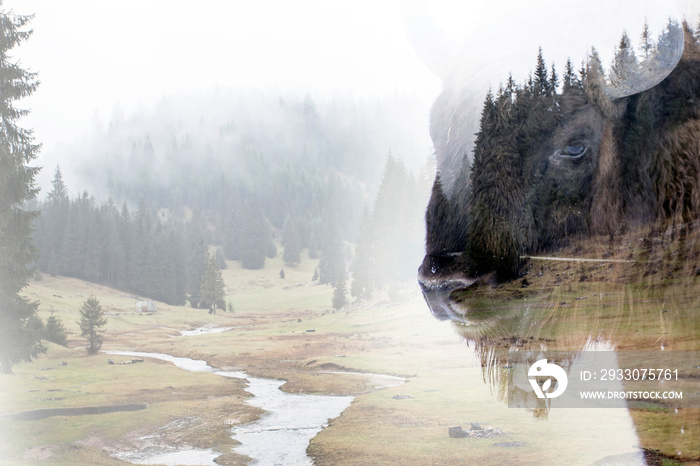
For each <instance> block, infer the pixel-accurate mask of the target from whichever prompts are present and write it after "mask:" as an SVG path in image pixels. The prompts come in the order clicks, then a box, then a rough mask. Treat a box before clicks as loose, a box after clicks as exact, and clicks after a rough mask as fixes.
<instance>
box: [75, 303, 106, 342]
mask: <svg viewBox="0 0 700 466" xmlns="http://www.w3.org/2000/svg"><path fill="white" fill-rule="evenodd" d="M78 324H79V325H80V335H81V336H83V337H85V338H87V340H88V347H87V353H88V354H97V352H98V351H99V350H100V348H101V347H102V342H103V341H104V330H103V327H104V326H105V325H107V318H106V317H105V313H104V309H103V308H102V305H101V304H100V300H99V299H97V298H96V297H95V296H94V295H90V296H88V299H86V300H85V302H84V303H83V305H82V306H81V307H80V321H79V322H78Z"/></svg>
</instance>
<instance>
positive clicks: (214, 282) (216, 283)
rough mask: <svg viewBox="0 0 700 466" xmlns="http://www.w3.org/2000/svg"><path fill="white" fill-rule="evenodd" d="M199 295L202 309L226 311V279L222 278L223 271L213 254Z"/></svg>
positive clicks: (205, 270)
mask: <svg viewBox="0 0 700 466" xmlns="http://www.w3.org/2000/svg"><path fill="white" fill-rule="evenodd" d="M199 295H200V297H199V308H200V309H209V310H211V311H213V310H214V306H216V308H217V309H226V301H225V300H224V297H225V296H226V293H225V291H224V279H223V277H222V276H221V269H220V268H219V266H218V265H217V264H216V257H215V256H214V255H213V254H210V255H209V257H208V258H207V266H206V268H205V269H204V275H203V276H202V285H201V287H200V293H199Z"/></svg>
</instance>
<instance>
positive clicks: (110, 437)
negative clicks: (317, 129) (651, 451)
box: [0, 257, 698, 465]
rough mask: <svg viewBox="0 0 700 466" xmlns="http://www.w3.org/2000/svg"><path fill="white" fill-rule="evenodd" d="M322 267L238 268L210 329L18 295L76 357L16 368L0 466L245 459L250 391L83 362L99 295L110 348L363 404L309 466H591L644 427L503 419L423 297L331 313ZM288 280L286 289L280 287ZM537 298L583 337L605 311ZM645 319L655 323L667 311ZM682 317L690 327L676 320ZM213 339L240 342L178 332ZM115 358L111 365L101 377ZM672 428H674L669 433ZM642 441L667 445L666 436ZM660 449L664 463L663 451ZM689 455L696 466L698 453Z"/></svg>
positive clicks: (66, 285)
mask: <svg viewBox="0 0 700 466" xmlns="http://www.w3.org/2000/svg"><path fill="white" fill-rule="evenodd" d="M316 266H317V261H315V260H310V259H308V258H307V257H304V258H303V260H302V263H301V265H298V266H295V267H287V266H283V264H282V261H281V259H280V258H279V257H277V258H275V259H272V260H268V262H267V264H266V266H265V268H264V269H261V270H244V269H242V268H240V266H239V265H238V264H237V263H235V262H229V263H228V269H226V270H224V271H223V277H224V282H225V285H226V292H227V296H226V300H227V302H230V303H231V304H232V306H233V312H219V313H218V314H217V315H211V314H208V313H207V311H205V310H199V309H192V308H187V307H178V306H168V305H164V304H161V303H159V304H158V312H157V313H155V314H142V313H138V312H136V309H135V300H134V298H133V297H130V296H128V295H127V294H126V293H123V292H121V291H118V290H114V289H110V288H107V287H104V286H100V285H94V284H90V283H86V282H83V281H80V280H76V279H71V278H64V277H50V276H44V277H43V278H42V279H41V280H39V281H34V282H32V283H31V285H30V286H29V287H28V288H26V289H25V294H26V295H27V296H29V297H31V298H33V299H37V300H39V301H40V302H41V304H40V315H41V317H42V318H44V319H46V318H47V317H48V316H49V315H51V313H52V312H53V313H55V314H56V315H58V316H59V317H60V318H61V319H62V321H63V323H64V325H65V326H66V327H67V329H68V331H69V344H68V347H67V348H64V347H60V346H57V345H54V344H51V343H47V344H46V346H47V348H48V351H47V353H46V354H45V355H42V356H40V357H39V358H37V359H36V360H35V361H33V362H31V363H24V364H20V365H18V366H16V367H15V369H14V374H12V375H0V383H1V384H2V387H3V389H2V390H1V391H0V433H1V434H2V435H1V436H0V460H2V464H8V465H14V464H17V465H21V464H31V465H34V464H66V465H68V464H70V465H75V464H105V465H110V464H124V463H123V462H122V461H120V460H119V459H117V458H115V457H113V456H110V455H111V454H114V453H116V452H120V451H134V450H138V449H141V448H144V447H145V446H147V445H159V446H163V447H170V448H185V447H192V448H200V449H206V448H212V449H214V450H215V451H217V452H219V453H221V456H220V457H219V459H218V460H217V461H218V462H219V463H220V464H246V462H247V461H248V459H247V458H245V457H242V456H240V455H237V454H236V453H235V452H234V451H233V450H232V448H233V447H235V442H234V441H233V440H232V439H231V438H230V430H231V426H233V425H240V424H244V423H247V422H250V421H251V420H253V419H255V418H256V417H258V416H260V415H261V414H262V413H261V411H260V410H259V409H257V408H253V407H250V406H248V405H247V404H246V403H245V400H246V399H247V398H248V397H249V396H250V395H249V394H248V393H247V392H246V391H244V388H245V381H244V380H239V379H229V378H224V377H220V376H217V375H215V374H210V373H192V372H186V371H184V370H181V369H178V368H176V367H175V366H173V365H172V364H169V363H167V362H162V361H158V360H153V359H148V358H146V359H145V361H144V362H139V363H132V364H119V363H121V362H128V361H130V360H131V359H132V358H129V357H123V356H109V355H106V354H104V353H99V354H97V355H94V356H88V355H87V354H86V351H85V345H86V344H87V343H86V341H85V339H84V338H81V337H80V335H79V329H78V324H77V321H78V318H79V308H80V305H81V303H82V302H83V301H84V300H85V299H86V298H87V297H88V296H89V295H90V294H93V295H95V296H96V297H97V298H98V299H100V301H101V304H102V306H103V307H104V308H105V310H106V312H107V314H108V323H107V326H106V334H105V341H104V344H103V347H102V349H103V350H129V351H147V352H160V353H168V354H172V355H174V356H182V357H191V358H195V359H205V360H206V361H208V362H209V364H210V365H212V366H214V367H216V368H221V369H231V370H243V371H246V372H247V373H248V374H250V375H253V376H262V377H274V378H281V379H284V380H286V383H285V384H284V385H283V386H282V389H283V390H285V391H287V392H291V393H309V394H328V395H356V396H357V398H356V399H355V401H354V402H353V403H352V405H351V406H350V407H349V408H348V409H346V410H345V411H344V412H343V414H342V415H341V416H340V417H339V418H336V419H334V420H332V421H331V423H330V426H329V427H328V428H327V429H325V430H323V431H322V432H321V433H320V434H319V435H317V436H316V437H315V438H314V439H313V440H312V442H311V444H310V446H309V448H308V450H307V452H308V454H309V455H310V456H311V457H312V458H313V459H314V461H315V463H316V464H404V465H424V464H462V463H465V462H470V463H476V464H512V462H513V461H517V463H518V464H533V465H535V464H590V463H593V462H595V461H597V460H599V459H602V458H605V457H610V456H615V455H621V454H625V453H627V452H629V451H630V450H631V449H633V448H634V442H635V429H634V427H633V426H632V423H631V422H632V421H631V419H630V416H629V415H628V414H627V411H626V410H614V409H607V410H601V412H596V413H593V412H590V411H589V410H559V411H558V412H554V411H553V412H551V413H550V415H549V418H548V419H547V420H543V419H537V418H535V417H534V416H533V414H532V413H531V412H530V411H528V410H524V409H511V408H508V407H507V406H506V405H505V404H504V403H503V402H502V401H499V399H498V396H497V393H496V390H494V388H493V387H492V386H491V385H489V384H488V383H485V381H484V374H483V372H482V366H481V362H480V360H479V359H478V358H477V357H475V355H474V349H473V345H472V347H469V346H468V345H467V343H466V341H465V340H464V339H463V338H462V337H461V336H460V335H459V331H458V330H459V329H456V328H455V327H454V326H452V325H451V324H449V323H446V322H439V321H437V320H435V319H434V318H433V317H432V316H431V315H430V312H429V311H428V308H427V306H426V304H425V302H424V300H423V297H422V295H421V293H420V290H419V289H418V286H417V284H414V283H406V284H403V285H397V286H393V287H392V291H391V297H389V294H386V293H383V294H377V295H375V296H374V297H372V298H371V299H369V300H366V301H363V302H352V303H351V304H348V305H347V306H346V307H345V308H343V309H341V310H337V311H336V310H333V309H332V307H331V299H332V293H333V290H332V288H331V287H330V286H328V285H319V284H317V283H314V282H312V280H311V278H312V275H313V271H314V269H315V267H316ZM561 267H562V268H563V267H565V265H561ZM282 268H284V271H285V278H284V279H282V278H280V276H279V271H280V269H282ZM562 270H563V271H564V270H565V269H562ZM572 270H573V272H576V273H578V269H576V268H575V269H572ZM563 271H562V273H564V272H563ZM573 272H572V273H573ZM589 274H590V273H589ZM577 283H580V281H578V282H577ZM550 285H551V286H550ZM589 285H590V286H594V287H597V288H595V289H596V290H600V289H602V288H601V287H608V288H609V290H608V293H609V294H607V295H606V297H605V299H606V300H609V301H610V302H611V303H614V302H616V300H617V301H619V302H622V303H623V305H621V306H618V307H615V305H614V304H611V306H612V307H613V308H614V309H618V308H619V309H621V311H620V312H623V313H624V312H625V311H624V310H625V309H628V308H629V304H624V303H625V302H627V300H625V297H624V293H625V289H624V288H619V287H617V288H616V287H614V286H612V285H610V284H606V282H605V281H604V280H599V281H596V280H595V279H593V283H589ZM576 286H579V285H576ZM581 286H582V285H581ZM533 288H537V284H536V283H535V284H534V285H532V286H531V287H530V288H529V289H528V291H527V296H528V300H527V301H523V300H518V299H515V300H513V301H512V302H509V303H507V304H506V305H507V306H515V307H518V306H525V305H526V304H525V303H526V302H527V303H529V304H527V306H533V308H535V309H536V308H538V305H537V303H538V300H540V301H539V303H540V304H541V306H540V308H542V309H547V313H548V315H550V316H551V315H552V314H551V312H550V311H557V309H558V311H557V312H562V311H567V312H566V313H564V315H565V316H567V317H566V318H567V319H570V320H571V321H572V322H579V323H582V324H581V325H582V326H579V327H576V326H575V327H576V328H581V329H582V330H581V333H582V334H583V333H585V332H588V331H589V330H590V328H589V329H588V330H586V328H585V327H586V325H598V324H594V323H590V324H585V322H586V321H587V320H588V321H592V320H594V319H589V317H590V316H591V315H592V314H593V313H596V312H598V313H600V311H596V310H595V309H600V307H597V305H598V304H600V303H599V302H598V303H596V302H594V300H593V299H589V300H586V301H583V300H578V301H577V300H575V296H578V295H580V294H581V293H584V292H589V293H590V291H591V290H590V289H589V290H588V291H586V290H582V289H580V288H572V286H571V285H564V284H561V285H556V284H546V286H545V285H544V284H543V285H542V286H541V288H542V289H546V290H547V292H546V293H545V295H546V296H548V297H538V293H537V291H536V290H534V289H533ZM606 289H607V288H606ZM554 298H555V299H556V301H555V300H553V299H554ZM679 299H680V298H679ZM566 302H568V303H574V305H573V306H572V305H569V306H567V305H565V304H564V303H566ZM533 303H534V304H533ZM543 303H545V304H546V303H550V304H551V303H556V306H551V305H549V304H547V305H545V304H543ZM644 306H645V305H642V309H646V308H649V309H650V311H649V312H654V313H657V314H658V305H656V304H654V305H646V307H644ZM674 312H675V311H674ZM677 312H679V313H681V314H682V313H683V311H682V306H680V307H679V308H678V311H677ZM673 315H674V314H671V315H667V316H666V317H665V318H670V317H672V316H673ZM600 317H601V316H597V319H598V320H600ZM550 318H552V319H553V317H550ZM620 325H622V324H620ZM625 325H626V324H625ZM673 325H676V324H673ZM205 326H209V327H233V328H232V329H231V330H229V331H226V332H222V333H211V334H202V335H196V336H188V337H185V336H181V334H180V331H182V330H192V329H196V328H201V327H205ZM646 331H647V330H645V332H646ZM648 332H649V338H652V337H653V338H658V335H657V336H654V335H653V332H654V330H648ZM574 333H575V332H574ZM110 358H111V359H113V360H114V362H115V363H116V364H114V365H110V364H108V363H107V360H108V359H110ZM343 372H353V373H352V374H351V373H347V374H343ZM354 372H365V373H378V374H388V375H396V376H401V377H405V378H406V382H405V383H403V384H400V385H396V386H393V387H390V388H379V387H377V385H379V384H382V383H384V382H381V381H378V379H377V378H374V377H372V376H369V375H361V374H356V373H354ZM133 403H146V404H147V405H148V407H147V408H146V409H144V410H140V411H132V412H115V413H109V414H95V415H83V416H53V417H48V418H45V419H42V420H35V421H26V420H14V419H12V418H11V417H10V416H9V415H11V414H14V413H18V412H22V411H29V410H36V409H45V408H64V407H67V408H72V407H90V406H112V405H125V404H133ZM620 411H622V412H620ZM635 416H636V418H635V422H636V421H637V420H638V419H639V420H640V422H641V421H643V422H646V425H649V426H653V427H654V428H660V429H662V430H663V429H664V427H663V425H662V424H663V423H664V422H667V418H661V417H658V416H656V417H655V416H654V413H653V412H652V410H641V411H639V412H637V413H636V414H635V415H634V416H633V417H635ZM637 418H638V419H637ZM470 423H478V424H480V425H481V426H491V427H494V428H498V429H500V431H501V432H502V435H499V436H496V437H492V438H462V439H455V438H450V437H449V436H448V428H449V427H450V426H457V425H461V426H462V427H464V428H465V429H468V428H469V426H470ZM671 424H672V426H671V427H668V428H667V430H668V429H671V428H673V429H675V428H676V427H675V424H674V423H671ZM689 425H690V427H686V430H687V431H688V434H689V435H688V437H687V438H688V440H691V441H692V436H693V435H696V434H697V433H698V430H697V426H695V425H693V423H692V422H690V423H689ZM638 430H639V429H638ZM640 432H641V433H642V436H644V435H646V436H647V437H650V438H651V439H652V440H653V441H655V442H656V444H659V441H657V438H658V437H659V436H655V435H651V434H650V433H649V431H648V430H647V431H643V430H640ZM695 438H697V437H695ZM660 445H661V446H660V447H658V449H660V450H662V449H663V448H664V443H663V442H661V443H660ZM665 446H666V447H675V444H672V445H669V444H668V443H667V444H666V445H665ZM686 446H687V448H688V449H687V450H686V451H690V452H691V453H690V455H691V457H692V455H693V454H695V455H696V456H695V458H697V456H698V455H697V453H693V452H692V445H684V447H686ZM664 454H666V453H664ZM668 461H671V463H669V464H674V463H673V462H672V460H668Z"/></svg>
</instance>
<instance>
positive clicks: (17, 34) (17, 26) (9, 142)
mask: <svg viewBox="0 0 700 466" xmlns="http://www.w3.org/2000/svg"><path fill="white" fill-rule="evenodd" d="M31 18H32V17H31V16H19V15H15V14H13V13H11V12H6V11H4V10H2V11H0V90H1V91H2V92H0V167H2V168H0V236H1V242H0V244H1V245H2V246H0V370H2V371H3V372H11V370H12V366H13V365H14V364H16V363H18V362H20V361H30V360H31V359H32V357H35V356H36V355H38V354H39V353H41V352H42V351H43V350H44V348H43V347H42V346H41V335H40V334H38V333H37V331H36V326H33V325H32V322H33V321H34V320H36V319H38V318H37V317H36V310H37V306H38V303H36V302H32V301H30V300H28V299H27V298H24V297H22V296H20V293H21V291H22V290H23V289H24V288H25V287H26V286H27V283H28V282H29V280H30V279H31V277H32V276H33V275H34V270H32V267H31V264H32V263H34V260H35V258H34V246H33V244H32V222H33V220H34V219H35V217H36V216H37V213H35V212H31V211H28V210H25V208H24V206H25V205H26V203H27V202H28V201H31V200H33V199H34V198H35V197H36V194H37V192H38V188H37V187H36V185H35V181H34V178H35V176H36V174H37V173H38V171H39V168H37V167H31V166H29V163H31V161H32V160H34V159H36V157H37V156H38V153H39V149H40V146H39V145H38V144H35V143H34V137H33V135H32V131H30V130H27V129H24V128H21V127H19V126H17V122H18V120H19V119H20V118H22V117H23V116H25V115H27V113H28V112H29V111H28V110H23V109H18V108H15V107H14V102H15V101H17V100H19V99H21V98H22V97H27V96H29V95H31V94H32V93H33V92H34V91H35V90H36V88H37V86H38V81H37V80H36V74H35V73H30V72H28V71H26V70H24V69H22V68H20V67H19V66H18V64H17V63H16V62H13V61H12V59H11V57H10V56H9V55H8V52H9V51H10V50H11V49H12V48H14V47H15V46H16V45H18V44H20V43H22V42H24V41H25V40H27V39H28V38H29V36H30V34H31V31H26V30H23V28H24V27H25V26H27V24H28V23H29V21H30V20H31Z"/></svg>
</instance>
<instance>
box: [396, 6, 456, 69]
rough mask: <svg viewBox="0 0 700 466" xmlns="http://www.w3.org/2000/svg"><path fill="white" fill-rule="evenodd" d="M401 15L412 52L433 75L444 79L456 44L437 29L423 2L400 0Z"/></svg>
mask: <svg viewBox="0 0 700 466" xmlns="http://www.w3.org/2000/svg"><path fill="white" fill-rule="evenodd" d="M401 13H402V16H403V22H404V25H405V27H406V33H407V34H408V38H409V40H410V41H411V45H412V46H413V48H414V50H415V51H416V53H417V54H418V56H419V57H420V58H421V60H423V62H424V63H425V64H426V65H427V66H428V68H430V70H431V71H432V72H433V73H435V74H436V75H437V76H438V77H439V78H440V79H445V77H446V76H447V66H448V64H449V57H450V56H452V55H454V53H455V51H456V49H457V42H456V41H455V40H453V39H452V38H451V37H450V36H449V35H447V34H446V33H445V32H444V31H443V30H442V29H440V28H439V27H438V25H437V24H436V23H435V21H434V20H433V18H432V16H431V15H430V13H429V11H428V6H427V5H426V2H425V1H423V0H402V1H401Z"/></svg>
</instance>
